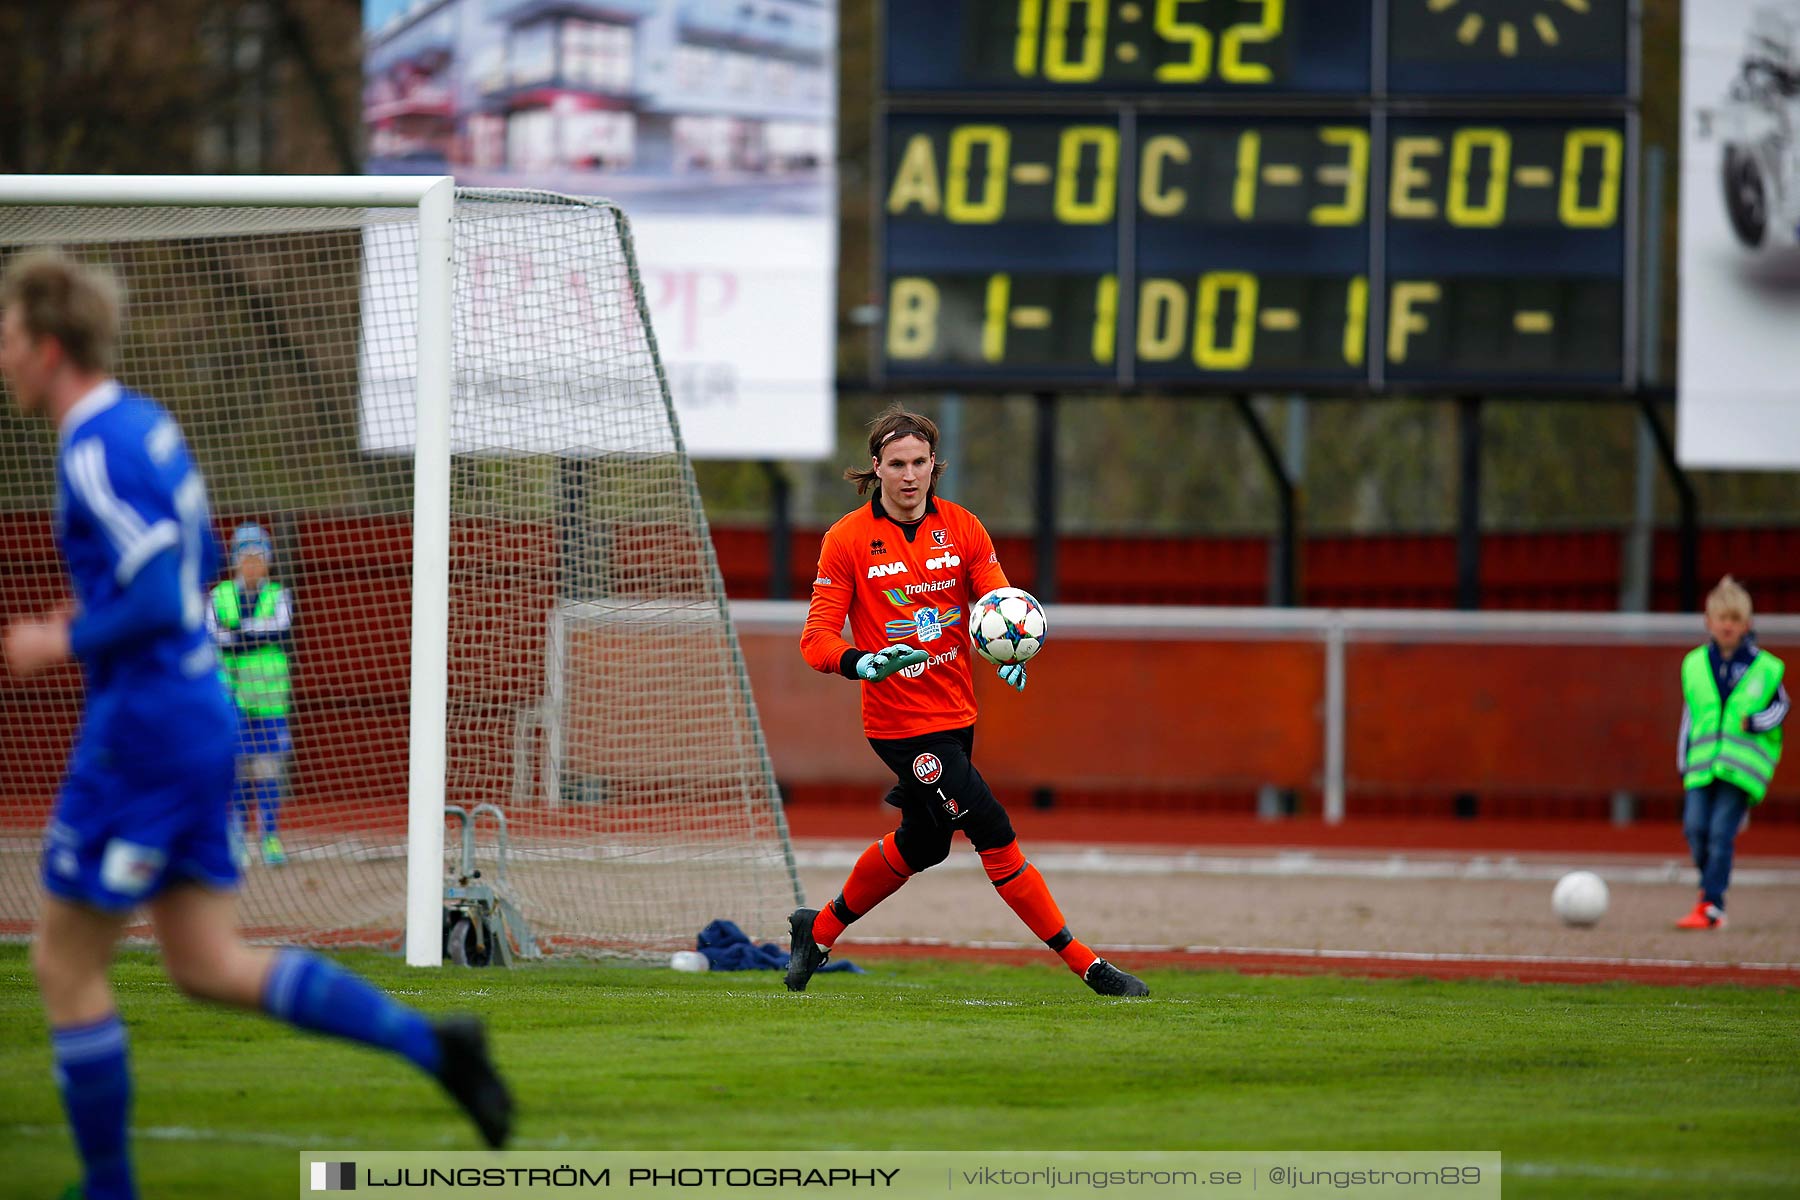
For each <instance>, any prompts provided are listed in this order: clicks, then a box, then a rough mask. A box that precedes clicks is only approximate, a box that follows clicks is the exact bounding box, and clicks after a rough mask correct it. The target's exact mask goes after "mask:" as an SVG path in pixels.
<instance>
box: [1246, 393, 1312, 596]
mask: <svg viewBox="0 0 1800 1200" xmlns="http://www.w3.org/2000/svg"><path fill="white" fill-rule="evenodd" d="M1231 406H1232V408H1233V409H1235V410H1236V411H1237V415H1238V419H1239V420H1241V421H1242V422H1243V423H1244V429H1245V431H1246V432H1248V433H1249V435H1250V440H1251V441H1252V442H1253V443H1255V445H1256V453H1257V457H1259V458H1261V459H1262V463H1263V466H1264V467H1265V468H1266V469H1267V470H1268V472H1269V482H1270V483H1272V484H1274V485H1275V504H1276V520H1277V522H1278V532H1277V533H1276V542H1275V555H1274V558H1273V560H1272V561H1271V562H1270V564H1269V569H1270V587H1269V590H1270V593H1271V595H1272V597H1273V598H1272V600H1271V601H1270V602H1271V603H1272V604H1273V605H1275V606H1277V607H1280V608H1293V607H1294V606H1295V605H1296V604H1298V603H1299V593H1300V586H1299V584H1300V574H1299V567H1300V524H1299V517H1298V514H1297V511H1296V510H1297V508H1298V504H1297V496H1296V493H1297V490H1298V488H1297V484H1296V481H1295V480H1294V477H1293V476H1292V475H1290V474H1289V473H1288V469H1287V463H1286V462H1285V461H1284V460H1283V458H1282V454H1281V450H1280V448H1279V447H1278V446H1276V445H1275V439H1274V438H1273V437H1271V436H1270V434H1269V427H1268V426H1267V425H1266V424H1265V423H1264V422H1263V419H1262V416H1261V414H1259V413H1258V412H1257V411H1256V407H1255V405H1253V404H1252V403H1251V402H1250V397H1249V396H1248V395H1246V394H1244V393H1242V392H1239V393H1236V394H1234V395H1233V396H1232V397H1231Z"/></svg>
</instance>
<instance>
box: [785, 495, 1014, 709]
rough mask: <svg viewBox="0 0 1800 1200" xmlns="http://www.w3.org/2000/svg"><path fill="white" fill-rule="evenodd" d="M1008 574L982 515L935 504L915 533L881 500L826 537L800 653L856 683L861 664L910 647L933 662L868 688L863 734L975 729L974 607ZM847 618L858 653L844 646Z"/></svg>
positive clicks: (849, 517) (841, 522)
mask: <svg viewBox="0 0 1800 1200" xmlns="http://www.w3.org/2000/svg"><path fill="white" fill-rule="evenodd" d="M1005 586H1006V575H1005V573H1004V572H1003V571H1001V570H1000V562H999V559H998V557H997V556H996V555H995V554H994V542H993V539H992V538H990V537H988V531H987V530H986V529H984V528H982V525H981V522H980V521H979V520H977V519H976V517H975V514H974V513H972V512H970V511H969V510H968V509H966V508H964V507H962V506H961V505H959V504H951V503H950V502H949V501H947V500H939V499H936V498H935V497H934V498H932V499H930V500H927V501H926V504H925V516H924V517H923V518H922V519H921V520H920V521H918V522H917V523H916V524H914V525H912V526H911V527H910V529H909V527H908V526H906V525H902V524H900V523H899V522H898V521H895V520H894V519H893V518H891V517H889V516H888V515H887V512H886V511H885V510H884V509H883V508H882V505H881V493H880V491H877V492H876V493H875V497H874V499H873V500H871V501H870V502H869V503H868V504H865V505H863V506H862V507H861V508H859V509H857V510H856V511H855V512H852V513H850V514H848V515H846V516H845V517H843V518H842V519H841V520H839V521H838V523H837V524H835V525H833V526H832V527H831V528H830V529H829V530H828V531H827V532H826V534H825V543H824V545H823V546H822V547H820V550H819V570H818V576H817V578H815V579H814V580H813V589H812V606H811V607H810V608H809V609H808V610H807V613H806V628H805V630H804V631H803V632H802V633H801V634H800V653H801V654H803V655H805V656H806V661H807V662H808V663H810V664H811V665H812V667H813V669H814V670H816V671H823V672H825V673H827V674H845V675H851V676H852V677H853V675H854V670H855V664H856V659H857V658H859V657H861V655H862V654H864V653H867V652H868V651H871V650H879V649H881V648H882V647H883V646H891V645H893V644H895V643H897V642H903V643H905V644H906V645H908V646H914V647H917V648H918V649H920V650H923V651H925V652H926V653H928V654H929V655H931V657H930V658H928V659H927V660H926V661H925V662H924V663H923V664H922V665H920V666H916V667H908V668H907V669H906V670H904V671H901V672H899V673H898V674H895V675H890V676H889V677H888V678H886V679H884V680H882V681H881V682H880V683H864V684H863V685H862V718H863V730H864V731H865V732H866V733H867V734H868V735H869V736H870V737H872V738H901V737H913V736H916V735H918V734H921V733H936V732H938V731H940V730H944V729H960V728H962V727H963V726H965V725H972V724H974V723H975V684H974V677H973V676H972V675H971V674H970V668H971V665H972V664H971V663H970V661H969V657H970V655H971V654H973V653H974V651H973V649H972V648H971V646H970V644H969V617H968V612H969V606H970V605H971V604H973V603H974V602H975V601H977V600H979V599H980V598H981V597H983V596H985V595H987V594H988V593H989V592H991V591H993V590H994V589H995V588H998V587H1005ZM846 615H847V616H848V617H849V618H850V637H851V638H852V639H853V640H854V642H855V645H854V646H853V645H852V644H851V643H850V642H846V641H845V640H844V638H843V628H844V618H845V616H846Z"/></svg>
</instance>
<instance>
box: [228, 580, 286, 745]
mask: <svg viewBox="0 0 1800 1200" xmlns="http://www.w3.org/2000/svg"><path fill="white" fill-rule="evenodd" d="M212 598H213V612H214V613H215V614H216V615H217V616H218V618H219V626H220V628H222V629H230V630H236V629H237V628H238V625H239V624H240V623H241V620H242V612H241V611H240V609H239V607H238V589H237V583H236V582H235V581H234V580H229V579H228V580H226V581H225V582H224V583H221V584H220V585H219V586H218V587H216V588H214V589H213V594H212ZM280 603H281V585H280V584H279V583H276V582H274V581H273V580H268V581H265V582H264V583H263V585H262V590H261V591H259V592H257V594H256V605H255V607H254V609H253V610H252V611H251V613H250V615H251V616H252V617H254V618H255V619H257V620H262V621H266V620H268V619H269V618H270V617H272V616H274V615H275V613H276V611H277V610H278V606H279V605H280ZM219 662H220V664H221V665H222V666H223V667H224V669H225V684H226V686H227V687H229V688H230V689H231V694H232V695H233V696H235V697H236V698H237V703H238V708H239V709H240V710H242V712H243V713H244V715H245V716H248V717H285V716H287V712H288V656H287V651H286V650H283V649H282V648H281V646H280V644H279V643H277V642H264V643H262V644H261V645H258V646H249V647H245V648H242V649H240V648H238V647H236V646H226V647H223V648H221V649H220V651H219Z"/></svg>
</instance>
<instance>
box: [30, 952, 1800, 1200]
mask: <svg viewBox="0 0 1800 1200" xmlns="http://www.w3.org/2000/svg"><path fill="white" fill-rule="evenodd" d="M345 960H346V961H347V962H349V963H350V964H351V965H352V966H354V967H355V968H356V969H357V970H359V971H362V972H363V973H365V974H366V975H368V976H369V977H371V978H372V979H374V980H375V981H377V982H378V983H380V984H382V985H383V986H385V987H387V988H390V989H392V990H393V991H395V992H397V993H399V994H400V995H402V996H404V997H406V998H407V999H408V1000H409V1001H410V1002H412V1003H415V1004H417V1005H419V1006H421V1007H423V1008H426V1009H429V1010H433V1011H449V1010H456V1009H464V1010H472V1011H477V1012H480V1013H482V1014H484V1015H485V1016H486V1017H487V1018H488V1019H489V1021H490V1022H491V1027H492V1029H493V1033H494V1038H495V1042H496V1044H497V1048H498V1053H499V1056H500V1060H501V1062H502V1064H503V1067H504V1069H505V1070H506V1072H507V1073H508V1075H509V1077H510V1079H511V1081H512V1084H513V1087H514V1089H515V1092H516V1094H517V1096H518V1099H519V1103H520V1109H521V1116H520V1120H519V1124H518V1130H517V1132H518V1143H517V1144H518V1145H519V1147H520V1148H523V1149H534V1148H536V1149H560V1148H571V1149H591V1150H604V1149H609V1148H613V1149H666V1148H681V1147H687V1148H694V1149H769V1150H774V1149H791V1148H794V1147H799V1146H813V1147H818V1148H821V1149H825V1148H830V1149H855V1148H888V1149H908V1150H943V1149H999V1150H1036V1149H1063V1148H1067V1149H1166V1150H1178V1149H1193V1150H1251V1149H1297V1150H1298V1149H1341V1150H1377V1149H1396V1150H1439V1149H1449V1150H1495V1149H1497V1150H1500V1151H1502V1152H1503V1153H1504V1154H1505V1155H1506V1174H1505V1190H1506V1195H1507V1196H1508V1197H1515V1196H1569V1197H1575V1196H1580V1197H1591V1196H1614V1195H1619V1196H1623V1195H1631V1196H1670V1197H1674V1196H1681V1197H1691V1196H1695V1195H1708V1196H1791V1195H1795V1194H1800V1158H1796V1156H1795V1154H1794V1149H1793V1148H1794V1146H1795V1145H1797V1144H1800V1066H1797V1065H1796V1064H1800V992H1795V991H1784V990H1740V989H1735V988H1710V989H1682V988H1652V987H1634V986H1624V985H1601V986H1586V987H1564V986H1547V985H1535V986H1526V985H1518V984H1506V983H1493V982H1480V981H1462V982H1428V981H1423V980H1381V981H1371V980H1356V979H1343V978H1333V977H1316V976H1315V977H1308V978H1279V977H1252V976H1240V975H1235V974H1230V973H1222V972H1220V973H1214V972H1192V971H1179V970H1164V971H1150V972H1146V973H1145V976H1146V978H1147V979H1148V981H1149V982H1150V985H1151V987H1152V988H1153V990H1154V993H1155V994H1154V997H1153V998H1152V999H1151V1000H1149V1001H1147V1002H1146V1001H1119V1000H1101V999H1099V998H1096V997H1094V996H1093V995H1091V994H1089V993H1088V992H1087V991H1086V990H1085V989H1084V988H1082V987H1081V986H1080V985H1079V984H1078V983H1077V982H1076V981H1075V980H1074V979H1073V978H1072V977H1070V976H1069V975H1068V974H1067V973H1066V972H1065V971H1063V970H1061V969H1060V967H1058V966H1057V965H1056V964H1054V963H1053V962H1051V961H1048V959H1047V960H1046V962H1045V963H1044V964H1042V965H1041V966H1032V967H1018V966H981V965H969V964H966V963H957V964H947V963H940V962H928V961H914V962H904V963H881V964H876V965H877V970H875V971H874V972H872V973H871V974H869V975H865V976H859V977H850V976H843V975H822V976H819V977H818V978H817V979H816V980H815V981H814V983H813V986H812V991H810V992H809V993H807V994H806V995H802V996H790V995H788V994H787V993H786V992H784V991H783V990H782V988H781V981H780V978H779V976H777V975H775V974H774V973H772V972H760V973H747V974H717V975H681V974H677V973H675V972H672V971H667V970H646V969H641V968H629V967H610V966H597V965H588V964H577V965H571V966H546V967H528V968H523V969H519V970H514V971H510V972H508V971H499V970H490V971H458V970H454V969H445V970H441V971H412V970H408V969H407V968H406V967H405V966H403V965H402V964H401V963H400V962H398V961H397V960H395V959H391V958H384V957H379V956H375V955H366V954H365V955H346V956H345ZM114 979H115V982H116V985H117V988H118V993H119V996H120V1003H121V1007H122V1010H123V1012H124V1015H125V1019H126V1022H127V1025H128V1026H129V1029H130V1034H131V1039H132V1041H131V1052H132V1061H133V1064H134V1067H135V1069H136V1078H137V1099H136V1108H135V1114H134V1128H135V1129H136V1130H137V1131H138V1137H137V1140H136V1143H135V1145H136V1154H137V1161H138V1169H139V1173H140V1176H141V1178H142V1180H143V1182H144V1184H145V1185H146V1188H145V1190H146V1193H147V1194H150V1195H180V1196H184V1197H210V1196H218V1197H224V1196H228V1195H233V1194H244V1193H243V1192H242V1191H241V1189H242V1188H243V1187H244V1181H245V1180H265V1181H266V1186H264V1187H261V1188H259V1194H266V1195H285V1194H288V1192H289V1190H290V1189H291V1187H292V1180H293V1177H294V1163H295V1152H296V1151H298V1150H300V1149H308V1148H311V1149H331V1148H339V1147H342V1148H354V1147H370V1148H379V1149H427V1148H434V1147H450V1148H458V1149H473V1148H475V1146H476V1142H475V1138H474V1135H473V1134H472V1133H471V1132H470V1130H469V1129H468V1128H467V1126H466V1125H464V1123H463V1122H462V1120H461V1118H460V1117H459V1116H458V1115H456V1114H455V1113H453V1112H452V1110H451V1108H450V1107H449V1105H448V1103H447V1102H446V1101H445V1100H444V1099H443V1098H442V1097H441V1096H440V1094H439V1093H438V1091H437V1089H436V1085H435V1084H433V1083H431V1082H430V1081H428V1080H425V1079H423V1078H422V1077H420V1076H419V1075H417V1074H416V1073H415V1072H413V1071H412V1070H411V1068H409V1067H407V1066H406V1065H405V1064H404V1063H401V1062H399V1061H398V1060H391V1059H389V1058H387V1057H385V1056H382V1055H378V1054H376V1053H373V1052H371V1051H367V1050H363V1049H361V1048H358V1047H352V1046H348V1045H343V1044H339V1043H335V1042H328V1041H325V1040H322V1039H319V1038H315V1037H310V1036H306V1035H302V1034H297V1033H294V1032H292V1031H290V1030H287V1029H285V1028H283V1027H281V1026H279V1025H276V1024H275V1023H273V1022H270V1021H267V1020H263V1019H260V1018H257V1017H251V1016H246V1015H242V1014H238V1013H232V1012H225V1011H221V1010H217V1009H210V1008H205V1007H201V1006H199V1005H195V1004H192V1003H189V1002H187V1001H185V1000H184V999H182V998H181V997H180V996H179V995H178V994H177V993H176V992H175V991H174V989H173V988H171V987H170V986H169V985H168V983H167V982H166V981H165V980H164V978H163V976H162V974H161V972H160V970H159V968H158V967H157V966H156V965H155V963H154V962H153V960H152V959H151V958H150V957H149V956H148V955H145V954H139V953H132V954H128V955H126V956H124V957H123V959H122V960H121V962H120V964H119V966H118V968H117V969H116V971H115V973H114ZM49 1068H50V1062H49V1048H48V1044H47V1041H46V1036H45V1028H44V1022H43V1017H42V1014H41V1011H40V1009H39V1007H38V1003H37V996H36V992H35V990H34V988H33V986H32V982H31V977H30V971H29V968H28V965H27V962H26V955H25V950H24V948H23V947H19V946H6V947H0V1135H3V1136H4V1139H5V1146H6V1151H5V1159H6V1167H5V1169H4V1173H3V1174H4V1179H3V1181H0V1192H3V1193H4V1194H5V1195H8V1196H52V1195H56V1194H57V1193H58V1191H59V1190H60V1189H61V1188H62V1187H63V1186H64V1185H65V1184H67V1183H69V1182H71V1181H72V1180H73V1179H74V1178H75V1175H76V1166H75V1158H74V1152H73V1150H72V1149H71V1147H70V1144H69V1141H68V1135H67V1134H66V1132H65V1131H64V1128H63V1125H62V1115H61V1110H60V1108H59V1106H58V1101H57V1097H56V1093H55V1090H54V1088H53V1087H52V1085H51V1081H50V1069H49ZM234 1189H235V1191H234Z"/></svg>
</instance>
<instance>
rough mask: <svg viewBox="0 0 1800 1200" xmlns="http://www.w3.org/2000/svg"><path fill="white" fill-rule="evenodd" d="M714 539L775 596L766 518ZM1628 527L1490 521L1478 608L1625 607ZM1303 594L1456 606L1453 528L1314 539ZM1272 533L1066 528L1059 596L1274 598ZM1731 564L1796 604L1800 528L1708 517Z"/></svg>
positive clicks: (1770, 601)
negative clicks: (1495, 525) (1515, 527)
mask: <svg viewBox="0 0 1800 1200" xmlns="http://www.w3.org/2000/svg"><path fill="white" fill-rule="evenodd" d="M819 541H820V534H819V532H817V531H812V530H805V531H800V532H796V533H795V534H794V535H793V538H792V540H791V543H790V546H789V572H788V575H789V578H788V595H789V596H790V597H800V598H804V597H805V596H806V594H807V591H808V589H809V587H810V586H811V582H812V577H813V571H814V567H815V565H816V564H817V562H818V558H819ZM713 545H714V547H715V549H716V550H717V552H718V557H719V567H720V569H721V570H722V571H723V572H724V575H725V590H726V591H727V592H728V593H729V594H730V595H731V596H732V597H733V598H735V599H764V598H766V597H767V596H768V595H769V578H770V576H769V535H768V532H767V531H766V530H765V529H763V528H760V527H757V528H744V527H736V526H725V527H715V528H714V529H713ZM996 546H997V548H998V550H999V552H1000V561H1001V562H1002V563H1004V564H1005V566H1006V571H1007V575H1008V576H1009V577H1010V578H1011V579H1012V580H1013V582H1014V583H1015V584H1017V585H1018V586H1020V587H1023V588H1026V589H1027V590H1029V589H1031V588H1032V587H1034V586H1035V584H1036V569H1035V566H1036V564H1035V561H1034V557H1035V556H1034V554H1033V547H1032V542H1031V539H1030V538H1024V537H1000V538H998V539H996ZM1679 550H1680V544H1679V538H1678V537H1677V536H1676V535H1675V534H1674V533H1673V532H1659V533H1657V534H1656V536H1655V541H1654V546H1653V565H1652V573H1653V580H1652V596H1651V600H1652V608H1653V609H1655V610H1656V611H1658V612H1674V611H1676V608H1677V600H1678V595H1679V584H1680V558H1679ZM1622 552H1623V544H1622V535H1621V534H1619V533H1617V532H1613V531H1605V530H1601V531H1585V532H1583V531H1574V532H1562V533H1490V534H1487V535H1486V536H1484V537H1483V538H1482V539H1481V585H1482V607H1483V608H1487V609H1528V610H1537V611H1556V610H1564V611H1579V612H1610V611H1613V610H1615V609H1617V608H1618V606H1619V572H1620V562H1621V554H1622ZM1300 558H1301V561H1300V591H1301V601H1302V603H1304V604H1306V605H1309V606H1311V607H1315V608H1454V607H1456V539H1455V538H1454V537H1452V536H1450V535H1448V534H1393V535H1381V536H1364V535H1339V536H1330V537H1309V538H1306V539H1305V540H1304V541H1303V543H1302V546H1301V556H1300ZM1268 562H1269V541H1268V539H1267V538H1260V537H1191V538H1190V537H1148V536H1131V535H1120V534H1105V535H1079V534H1078V535H1065V536H1064V537H1062V538H1060V539H1058V542H1057V577H1058V578H1057V584H1058V590H1057V596H1058V598H1059V599H1060V600H1061V601H1062V602H1064V603H1067V604H1198V605H1233V606H1255V605H1259V604H1263V603H1265V602H1266V601H1267V598H1268V582H1267V581H1268ZM1727 571H1730V572H1733V573H1735V574H1736V575H1737V576H1738V577H1739V578H1740V579H1742V580H1744V581H1745V582H1746V583H1747V584H1748V585H1749V587H1750V590H1751V592H1752V593H1753V594H1754V595H1755V597H1756V603H1757V606H1758V607H1759V608H1761V609H1762V610H1764V611H1765V612H1800V528H1770V529H1755V528H1740V529H1708V530H1705V531H1703V532H1702V533H1701V535H1700V578H1701V580H1702V582H1703V585H1710V583H1711V582H1712V581H1713V580H1716V579H1717V578H1718V577H1719V576H1720V575H1723V574H1725V573H1726V572H1727Z"/></svg>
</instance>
